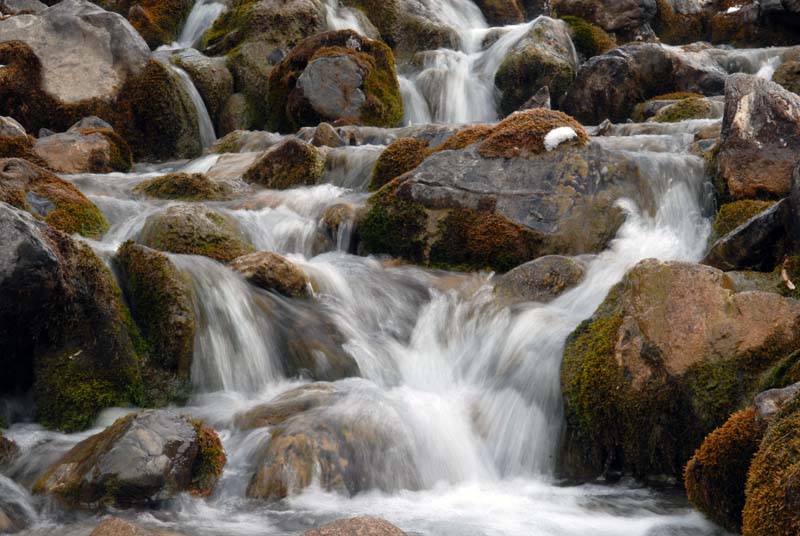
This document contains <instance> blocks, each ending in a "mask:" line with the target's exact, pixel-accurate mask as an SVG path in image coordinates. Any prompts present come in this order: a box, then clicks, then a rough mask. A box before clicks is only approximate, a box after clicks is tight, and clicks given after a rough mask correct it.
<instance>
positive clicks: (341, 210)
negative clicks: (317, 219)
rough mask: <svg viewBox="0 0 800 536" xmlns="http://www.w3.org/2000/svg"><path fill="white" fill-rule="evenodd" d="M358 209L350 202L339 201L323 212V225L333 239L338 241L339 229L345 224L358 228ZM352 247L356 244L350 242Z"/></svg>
mask: <svg viewBox="0 0 800 536" xmlns="http://www.w3.org/2000/svg"><path fill="white" fill-rule="evenodd" d="M358 216H359V214H358V210H357V208H356V207H355V206H354V205H351V204H348V203H337V204H335V205H331V206H330V207H328V208H327V209H325V212H324V213H323V214H322V226H323V228H324V229H325V231H326V232H327V233H328V236H329V237H330V238H331V240H334V241H336V240H337V238H338V236H339V229H340V228H341V227H342V226H343V225H348V224H349V225H351V228H355V229H357V228H358ZM350 246H351V249H352V248H354V247H355V244H350Z"/></svg>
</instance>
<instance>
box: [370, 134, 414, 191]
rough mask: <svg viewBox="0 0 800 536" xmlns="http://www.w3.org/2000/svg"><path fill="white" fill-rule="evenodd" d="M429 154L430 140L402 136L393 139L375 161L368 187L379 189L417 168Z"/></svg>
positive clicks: (372, 189)
mask: <svg viewBox="0 0 800 536" xmlns="http://www.w3.org/2000/svg"><path fill="white" fill-rule="evenodd" d="M428 155H429V151H428V140H425V139H420V138H400V139H398V140H395V141H393V142H392V143H390V144H389V145H388V146H387V147H386V149H384V150H383V152H382V153H381V154H380V156H379V157H378V160H377V161H376V162H375V167H374V168H373V169H372V177H371V178H370V181H369V188H368V189H369V190H370V191H375V190H379V189H380V188H382V187H383V186H384V185H386V184H388V183H389V182H391V180H392V179H394V178H395V177H399V176H400V175H403V174H404V173H407V172H409V171H411V170H413V169H416V168H417V166H419V165H420V164H421V163H422V161H423V160H425V158H426V157H427V156H428Z"/></svg>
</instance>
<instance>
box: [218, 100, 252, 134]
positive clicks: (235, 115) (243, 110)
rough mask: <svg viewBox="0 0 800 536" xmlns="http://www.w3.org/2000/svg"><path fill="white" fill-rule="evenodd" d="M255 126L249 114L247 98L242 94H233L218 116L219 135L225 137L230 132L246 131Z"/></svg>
mask: <svg viewBox="0 0 800 536" xmlns="http://www.w3.org/2000/svg"><path fill="white" fill-rule="evenodd" d="M254 125H255V120H254V119H253V117H252V114H251V113H250V108H249V105H248V103H247V97H246V96H245V94H244V93H234V94H233V95H231V96H230V97H228V100H226V101H225V105H224V106H223V107H222V111H221V112H220V116H219V126H218V130H219V134H220V136H225V135H227V134H230V133H231V132H235V131H240V130H247V129H248V128H250V127H252V126H254Z"/></svg>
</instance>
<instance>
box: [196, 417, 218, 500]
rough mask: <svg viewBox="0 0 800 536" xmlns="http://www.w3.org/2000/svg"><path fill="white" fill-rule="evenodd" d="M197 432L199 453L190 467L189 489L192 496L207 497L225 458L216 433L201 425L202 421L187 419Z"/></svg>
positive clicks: (214, 484)
mask: <svg viewBox="0 0 800 536" xmlns="http://www.w3.org/2000/svg"><path fill="white" fill-rule="evenodd" d="M189 422H190V423H191V424H192V426H194V429H195V431H196V432H197V440H198V443H199V451H198V453H197V457H196V459H195V462H194V466H193V467H192V475H193V477H192V483H191V486H190V488H189V490H190V492H191V493H192V494H193V495H198V496H200V497H207V496H208V495H211V492H212V491H214V486H216V484H217V481H218V480H219V477H220V476H221V475H222V470H223V469H224V467H225V462H226V461H227V458H226V456H225V450H224V449H223V448H222V442H221V441H220V440H219V436H218V435H217V433H216V432H215V431H214V430H212V429H210V428H207V427H206V426H204V425H203V422H202V421H198V420H196V419H189Z"/></svg>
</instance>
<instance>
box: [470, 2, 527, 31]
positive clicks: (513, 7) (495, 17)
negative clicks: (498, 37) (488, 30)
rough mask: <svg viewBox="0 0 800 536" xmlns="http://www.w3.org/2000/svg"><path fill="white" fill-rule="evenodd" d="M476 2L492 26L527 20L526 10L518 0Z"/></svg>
mask: <svg viewBox="0 0 800 536" xmlns="http://www.w3.org/2000/svg"><path fill="white" fill-rule="evenodd" d="M475 3H476V5H477V6H478V7H479V8H480V9H481V11H482V12H483V16H484V17H485V18H486V21H487V22H488V23H489V24H490V25H491V26H506V25H509V24H519V23H521V22H525V10H524V9H523V7H522V6H521V5H520V3H519V2H518V1H517V0H477V1H476V2H475Z"/></svg>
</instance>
